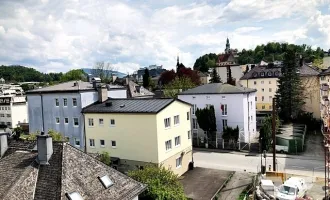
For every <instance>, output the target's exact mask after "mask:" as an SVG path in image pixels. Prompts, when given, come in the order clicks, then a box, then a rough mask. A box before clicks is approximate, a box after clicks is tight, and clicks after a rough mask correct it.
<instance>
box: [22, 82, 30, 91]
mask: <svg viewBox="0 0 330 200" xmlns="http://www.w3.org/2000/svg"><path fill="white" fill-rule="evenodd" d="M21 88H22V89H23V90H24V92H26V91H28V90H30V89H31V88H30V86H29V85H28V84H22V85H21Z"/></svg>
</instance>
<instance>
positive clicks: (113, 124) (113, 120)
mask: <svg viewBox="0 0 330 200" xmlns="http://www.w3.org/2000/svg"><path fill="white" fill-rule="evenodd" d="M112 122H114V123H112ZM110 126H111V127H114V126H116V120H115V119H110Z"/></svg>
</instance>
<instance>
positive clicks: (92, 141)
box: [89, 139, 95, 147]
mask: <svg viewBox="0 0 330 200" xmlns="http://www.w3.org/2000/svg"><path fill="white" fill-rule="evenodd" d="M89 146H90V147H95V140H94V139H89Z"/></svg>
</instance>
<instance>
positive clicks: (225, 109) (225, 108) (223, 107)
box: [221, 104, 228, 116]
mask: <svg viewBox="0 0 330 200" xmlns="http://www.w3.org/2000/svg"><path fill="white" fill-rule="evenodd" d="M221 110H222V116H226V115H227V114H228V113H227V104H222V105H221Z"/></svg>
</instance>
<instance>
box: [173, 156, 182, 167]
mask: <svg viewBox="0 0 330 200" xmlns="http://www.w3.org/2000/svg"><path fill="white" fill-rule="evenodd" d="M175 162H176V164H175V166H176V168H179V167H181V165H182V157H181V156H180V157H179V158H177V159H176V160H175Z"/></svg>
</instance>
